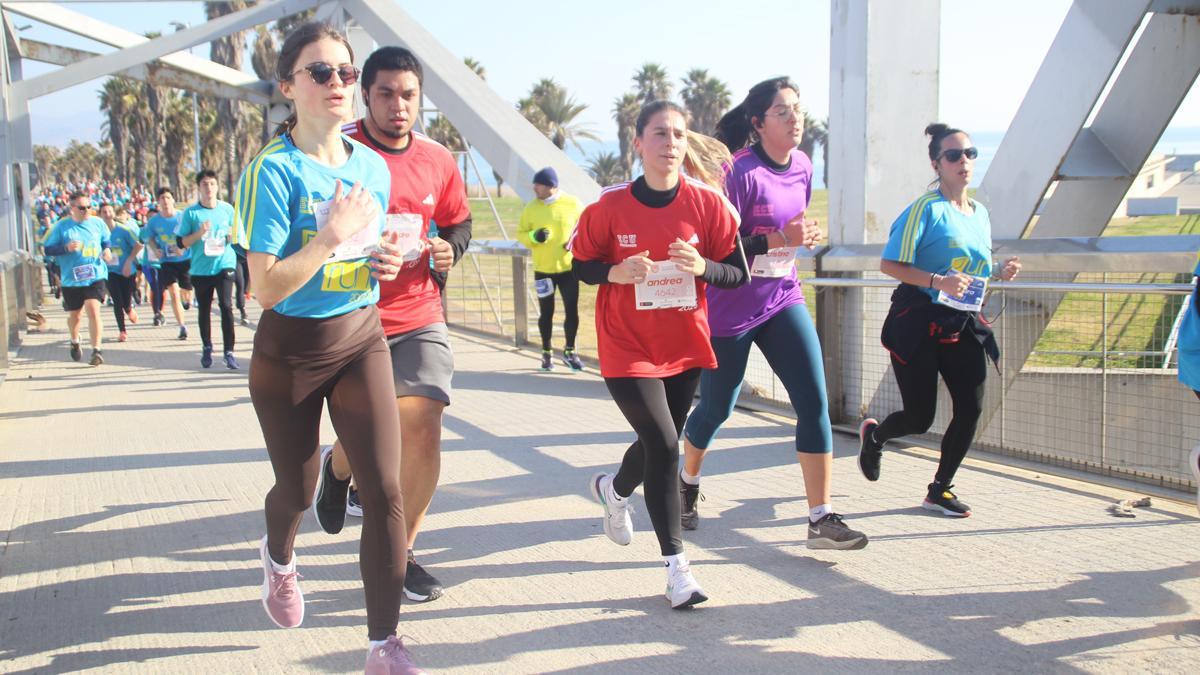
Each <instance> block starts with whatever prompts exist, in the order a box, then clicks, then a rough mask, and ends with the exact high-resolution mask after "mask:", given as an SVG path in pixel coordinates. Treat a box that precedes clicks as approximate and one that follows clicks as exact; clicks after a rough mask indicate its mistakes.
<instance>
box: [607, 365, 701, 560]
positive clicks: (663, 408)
mask: <svg viewBox="0 0 1200 675" xmlns="http://www.w3.org/2000/svg"><path fill="white" fill-rule="evenodd" d="M604 384H606V385H608V391H609V393H611V394H612V397H613V401H614V402H615V403H616V404H617V407H618V408H620V409H621V414H623V415H625V419H626V420H628V421H629V425H630V426H632V427H633V430H634V432H635V433H637V440H636V441H634V442H633V445H631V446H629V449H628V450H626V451H625V457H624V459H622V460H621V468H620V469H619V470H618V471H617V476H616V478H614V479H613V490H614V491H615V492H616V493H617V494H618V495H620V496H622V497H628V496H629V495H631V494H633V491H634V490H636V489H637V486H638V485H644V486H645V487H644V488H643V492H644V494H645V497H646V513H648V514H649V515H650V522H651V523H652V524H653V525H654V534H655V535H656V536H657V537H658V546H659V548H660V549H661V550H662V554H663V555H676V554H678V553H682V552H683V533H682V531H681V530H680V526H679V434H680V432H681V431H683V423H684V421H686V420H687V414H688V409H690V408H691V407H692V398H693V397H694V396H695V395H696V387H697V386H698V385H699V384H700V369H699V368H692V369H691V370H685V371H684V372H682V373H679V374H678V375H672V376H671V377H665V378H661V379H659V378H652V377H606V378H604Z"/></svg>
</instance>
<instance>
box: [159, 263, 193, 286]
mask: <svg viewBox="0 0 1200 675" xmlns="http://www.w3.org/2000/svg"><path fill="white" fill-rule="evenodd" d="M191 270H192V262H191V261H190V260H184V261H183V262H164V263H163V264H162V269H160V270H159V271H158V282H159V283H160V284H162V287H163V288H166V287H167V286H170V285H171V284H179V287H180V288H182V289H184V290H187V291H190V290H192V272H191Z"/></svg>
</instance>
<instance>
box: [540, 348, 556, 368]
mask: <svg viewBox="0 0 1200 675" xmlns="http://www.w3.org/2000/svg"><path fill="white" fill-rule="evenodd" d="M551 370H554V355H553V354H551V353H550V352H542V372H543V373H548V372H550V371H551Z"/></svg>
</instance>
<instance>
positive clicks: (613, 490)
mask: <svg viewBox="0 0 1200 675" xmlns="http://www.w3.org/2000/svg"><path fill="white" fill-rule="evenodd" d="M608 496H609V497H611V498H612V500H613V501H615V502H623V501H625V499H626V498H625V497H622V496H621V495H619V494H617V490H616V488H614V487H613V481H612V478H611V477H609V479H608Z"/></svg>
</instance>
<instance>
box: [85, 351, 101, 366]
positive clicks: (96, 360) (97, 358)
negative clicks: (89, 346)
mask: <svg viewBox="0 0 1200 675" xmlns="http://www.w3.org/2000/svg"><path fill="white" fill-rule="evenodd" d="M102 363H104V356H103V355H102V354H101V353H100V350H99V349H93V350H92V359H91V360H90V361H88V365H89V366H98V365H100V364H102Z"/></svg>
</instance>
